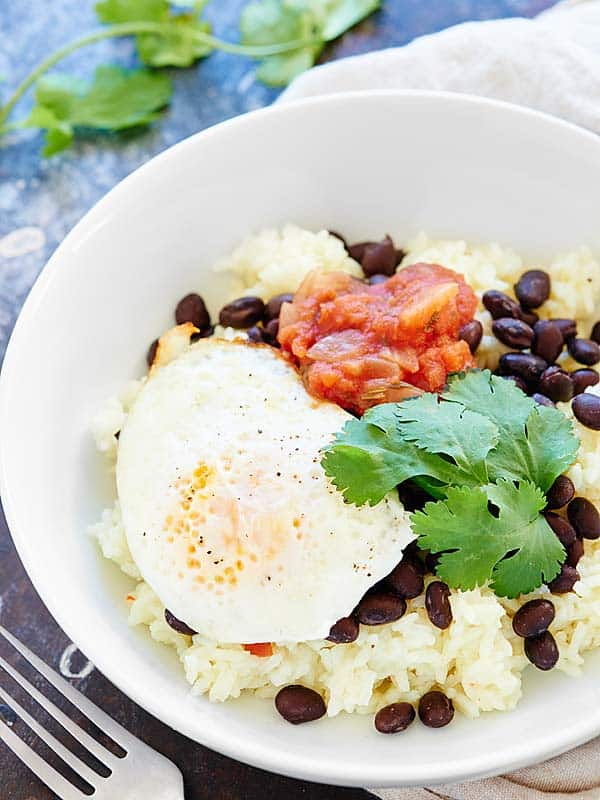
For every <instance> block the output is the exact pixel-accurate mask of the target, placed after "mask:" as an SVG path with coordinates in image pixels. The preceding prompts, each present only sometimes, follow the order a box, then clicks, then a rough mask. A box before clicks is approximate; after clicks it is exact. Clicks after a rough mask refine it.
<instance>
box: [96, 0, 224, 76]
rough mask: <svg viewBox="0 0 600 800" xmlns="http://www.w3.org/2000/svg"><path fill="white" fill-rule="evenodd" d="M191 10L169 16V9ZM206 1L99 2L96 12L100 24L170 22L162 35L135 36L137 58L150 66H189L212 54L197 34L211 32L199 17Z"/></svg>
mask: <svg viewBox="0 0 600 800" xmlns="http://www.w3.org/2000/svg"><path fill="white" fill-rule="evenodd" d="M172 5H175V6H177V7H186V8H189V7H191V9H190V10H189V11H186V12H185V13H179V14H171V6H172ZM205 5H206V3H205V2H195V3H192V2H189V3H180V2H176V3H175V2H171V3H169V2H168V0H101V2H99V3H96V13H97V15H98V18H99V19H100V21H101V22H104V23H107V24H119V23H123V22H158V23H170V28H169V30H168V31H166V32H165V33H164V34H163V33H140V34H138V35H137V36H136V45H137V51H138V55H139V57H140V58H141V60H142V61H143V62H144V64H147V65H148V66H150V67H168V66H172V67H189V66H191V65H192V64H193V63H194V62H195V61H197V60H198V59H199V58H204V56H207V55H208V54H209V53H210V52H212V49H213V48H212V45H211V44H208V43H207V42H205V41H202V37H201V36H198V35H197V34H208V33H210V30H211V28H210V24H209V23H208V22H206V20H202V19H200V18H199V15H200V13H201V12H202V9H203V7H204V6H205Z"/></svg>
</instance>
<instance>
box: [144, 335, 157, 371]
mask: <svg viewBox="0 0 600 800" xmlns="http://www.w3.org/2000/svg"><path fill="white" fill-rule="evenodd" d="M157 350H158V339H155V340H154V341H153V342H152V344H151V345H150V347H149V348H148V352H147V353H146V364H148V366H149V367H151V366H152V364H154V359H155V358H156V351H157Z"/></svg>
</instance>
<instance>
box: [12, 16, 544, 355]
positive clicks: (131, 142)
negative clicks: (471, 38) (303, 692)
mask: <svg viewBox="0 0 600 800" xmlns="http://www.w3.org/2000/svg"><path fill="white" fill-rule="evenodd" d="M243 5H244V0H213V1H212V2H211V3H209V5H208V12H207V13H208V16H209V17H210V19H211V22H212V24H213V27H214V30H215V32H216V33H217V34H218V35H220V36H222V37H223V38H227V39H230V40H235V39H236V36H237V20H238V17H239V12H240V9H241V8H242V7H243ZM551 5H553V0H384V3H383V9H382V11H381V12H379V13H378V14H376V15H375V16H373V17H372V18H371V19H369V20H368V21H366V22H365V23H363V24H362V25H361V26H360V27H359V28H358V29H356V30H354V31H352V32H351V33H349V34H348V35H347V36H346V37H345V38H344V39H343V40H341V41H340V42H337V43H335V44H334V45H332V46H331V47H329V48H328V50H327V52H326V53H325V54H324V59H331V58H339V57H343V56H345V55H349V54H354V53H361V52H366V51H369V50H374V49H377V48H380V47H389V46H393V45H401V44H405V43H406V42H408V41H410V40H411V39H413V38H414V37H416V36H420V35H422V34H425V33H431V32H433V31H437V30H440V29H442V28H445V27H447V26H449V25H453V24H456V23H458V22H463V21H465V20H469V19H479V20H481V19H492V18H494V17H499V16H533V15H534V14H537V13H539V12H540V11H542V10H543V9H545V8H548V7H549V6H551ZM95 24H96V23H95V16H94V10H93V2H91V0H84V1H82V0H51V1H50V2H48V0H29V2H26V3H11V2H9V0H0V76H1V77H2V78H3V83H1V84H0V92H1V93H2V95H3V96H4V97H6V96H7V95H8V90H9V89H11V88H12V87H14V86H15V85H16V84H17V83H18V82H19V80H20V79H22V78H23V77H24V76H25V75H27V74H28V72H29V71H30V69H31V68H32V67H33V66H35V65H36V64H37V63H38V62H39V61H40V60H41V59H42V58H43V57H44V56H45V55H47V54H48V53H50V52H52V51H53V50H54V49H56V48H57V47H59V46H60V45H62V44H64V43H65V42H67V41H69V40H71V39H74V38H76V37H78V36H80V35H81V34H82V33H84V32H85V31H87V30H89V29H91V28H93V27H94V26H95ZM100 62H116V63H120V64H122V65H125V66H132V65H134V64H135V63H136V59H135V55H134V48H133V44H132V42H131V41H129V40H111V41H107V42H102V43H99V44H97V45H93V46H91V47H88V48H86V49H84V50H81V51H79V52H78V53H76V54H74V55H73V56H71V57H70V58H69V59H67V60H66V61H64V62H63V63H62V64H61V65H60V66H59V69H60V70H61V71H65V72H71V73H76V74H80V75H89V74H90V73H91V72H92V71H93V69H94V66H95V65H96V64H98V63H100ZM252 69H253V68H252V62H250V61H249V60H247V59H244V58H240V57H235V56H229V55H224V54H221V53H216V54H213V55H212V56H211V57H210V58H208V59H206V60H205V61H203V62H201V63H199V64H198V65H196V66H195V67H192V68H190V69H187V70H172V71H171V74H172V77H173V80H174V84H175V94H174V100H173V103H172V105H171V107H170V109H169V111H168V113H167V114H166V115H165V116H164V118H163V119H162V120H161V121H160V122H158V123H157V124H155V125H154V126H153V127H152V128H151V129H149V130H148V131H147V132H144V133H141V134H139V133H138V134H136V135H131V134H129V135H127V136H110V135H109V136H95V137H90V138H89V139H87V140H86V141H84V142H80V143H78V144H77V145H76V146H75V147H74V148H73V149H72V150H70V151H68V152H67V153H66V154H64V155H61V156H58V157H55V158H54V159H51V160H49V161H44V160H42V159H41V158H40V157H39V149H40V144H41V136H40V135H39V134H36V133H35V132H33V131H31V132H26V133H24V134H23V133H19V134H13V135H11V139H10V142H9V146H8V147H6V148H4V149H0V237H1V236H2V235H4V234H7V233H9V232H11V231H13V230H15V229H18V228H21V227H23V226H35V227H39V228H41V230H42V231H43V234H44V237H45V244H44V246H43V247H41V248H40V249H38V250H36V251H35V252H32V253H29V254H26V255H22V256H17V257H12V258H2V256H1V255H0V359H1V358H2V356H3V353H4V349H5V346H6V342H7V339H8V336H9V334H10V331H11V329H12V326H13V324H14V321H15V319H16V315H17V313H18V311H19V309H20V307H21V305H22V303H23V300H24V299H25V297H26V295H27V293H28V291H29V289H30V287H31V284H32V283H33V281H34V280H35V278H36V276H37V274H38V273H39V271H40V269H41V268H42V266H43V264H44V263H45V261H46V260H47V259H48V257H49V255H50V254H51V253H52V251H53V250H54V249H55V247H56V246H57V244H58V243H59V242H60V241H61V239H62V238H63V237H64V236H65V234H66V233H67V232H68V231H69V230H70V228H72V227H73V225H74V224H75V223H76V222H77V221H78V220H79V219H80V218H81V217H82V216H83V214H84V213H85V212H86V211H87V210H88V209H89V208H90V207H91V206H92V205H93V204H94V203H95V202H96V201H97V200H98V199H99V198H100V197H101V196H102V195H103V194H105V193H106V192H107V191H108V190H109V189H110V188H111V187H112V186H114V185H115V184H116V183H117V182H118V181H119V180H121V178H123V177H124V176H125V175H127V174H128V173H129V172H131V171H132V170H134V169H135V168H136V167H138V166H139V165H140V164H142V163H143V162H145V161H147V160H148V159H149V158H151V157H152V156H153V155H155V154H156V153H158V152H160V151H161V150H164V149H165V148H167V147H169V146H170V145H172V144H174V143H175V142H177V141H179V140H181V139H183V138H185V137H186V136H189V135H190V134H192V133H194V132H196V131H198V130H202V129H203V128H206V127H208V126H210V125H213V124H215V123H216V122H220V121H221V120H224V119H227V118H229V117H232V116H235V115H237V114H241V113H243V112H245V111H249V110H252V109H255V108H259V107H261V106H264V105H267V104H269V103H271V102H272V101H273V100H274V99H275V97H276V96H277V94H278V92H277V91H276V90H274V89H269V88H267V87H265V86H262V85H261V84H259V83H256V82H255V81H254V80H253V78H252ZM28 102H29V98H27V99H26V100H25V101H24V102H23V104H22V105H21V106H20V108H19V109H18V111H19V115H20V114H21V113H22V114H24V113H26V111H27V106H28Z"/></svg>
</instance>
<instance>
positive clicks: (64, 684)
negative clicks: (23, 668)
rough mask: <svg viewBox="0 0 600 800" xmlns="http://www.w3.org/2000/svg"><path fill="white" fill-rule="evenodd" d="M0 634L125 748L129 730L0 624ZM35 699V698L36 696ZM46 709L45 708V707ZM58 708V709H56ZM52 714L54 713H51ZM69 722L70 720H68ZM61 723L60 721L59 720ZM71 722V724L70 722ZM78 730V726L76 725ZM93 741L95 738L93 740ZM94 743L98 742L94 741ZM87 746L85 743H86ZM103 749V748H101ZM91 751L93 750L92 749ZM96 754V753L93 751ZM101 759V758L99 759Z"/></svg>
mask: <svg viewBox="0 0 600 800" xmlns="http://www.w3.org/2000/svg"><path fill="white" fill-rule="evenodd" d="M0 636H4V638H5V639H6V640H7V641H8V642H10V644H12V646H13V647H14V648H15V650H16V651H17V652H18V653H20V654H21V655H22V656H23V658H24V659H26V660H27V661H29V663H30V664H31V666H32V667H35V669H36V670H37V671H38V672H39V673H40V674H41V675H43V676H44V678H46V680H47V681H48V682H49V683H51V684H52V685H53V686H54V688H55V689H58V691H59V692H60V693H61V694H63V695H64V696H65V697H66V698H67V699H68V700H69V701H70V702H71V703H72V704H73V705H74V706H75V708H78V709H79V710H80V711H81V712H82V713H83V714H85V715H86V717H88V719H90V720H91V721H92V722H93V723H94V724H95V725H97V726H98V728H100V730H102V731H104V733H107V734H108V735H109V736H110V737H111V738H112V739H113V740H114V741H115V742H116V743H117V744H118V745H120V746H121V747H122V748H123V750H127V749H128V748H127V743H128V742H132V741H133V737H132V736H131V734H130V733H129V731H127V730H125V728H124V727H123V726H122V725H119V723H118V722H116V721H115V720H114V719H113V718H112V717H109V715H108V714H106V713H105V712H104V711H102V710H101V709H99V708H98V706H96V705H95V704H94V703H92V701H91V700H88V699H87V697H85V696H84V695H83V694H81V692H78V691H77V689H74V688H73V687H72V686H71V684H70V683H69V682H68V681H66V680H65V679H64V678H61V676H60V675H58V674H57V673H56V672H55V671H54V670H53V669H50V667H49V666H47V665H46V664H44V662H43V661H42V660H41V658H38V657H37V656H36V655H35V654H34V653H32V652H31V650H30V649H29V648H28V647H26V646H25V645H24V644H22V642H20V641H19V640H18V639H16V638H15V637H14V636H13V635H12V634H11V633H9V632H8V631H7V630H6V628H4V627H3V626H2V625H0ZM36 699H37V698H36ZM46 710H47V709H46ZM57 710H58V709H57ZM53 716H54V715H53ZM69 722H71V720H69ZM61 724H62V722H61ZM71 724H73V723H72V722H71ZM78 730H79V726H78ZM93 741H95V740H93ZM96 744H98V743H97V742H96ZM86 747H87V744H86ZM103 749H104V748H103ZM92 752H93V751H92ZM94 755H96V753H94ZM100 760H101V761H102V758H101V759H100Z"/></svg>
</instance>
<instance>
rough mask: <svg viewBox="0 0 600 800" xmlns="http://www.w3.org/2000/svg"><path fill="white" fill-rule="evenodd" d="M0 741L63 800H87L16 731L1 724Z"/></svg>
mask: <svg viewBox="0 0 600 800" xmlns="http://www.w3.org/2000/svg"><path fill="white" fill-rule="evenodd" d="M0 739H1V740H2V741H3V742H4V744H5V745H7V747H10V749H11V750H12V751H13V753H14V754H15V755H16V756H17V757H18V758H20V759H21V761H22V762H23V763H24V764H25V765H26V766H27V767H29V769H30V770H31V771H32V772H33V773H35V775H37V777H38V778H39V779H40V780H41V781H43V782H44V783H45V784H46V786H47V787H48V788H49V789H52V791H53V792H54V793H55V794H56V795H58V797H59V798H61V800H79V798H85V797H87V795H85V794H84V793H83V792H82V791H80V790H79V789H78V788H77V787H76V786H73V784H72V783H69V781H68V780H67V779H66V778H63V776H62V775H61V774H60V772H57V771H56V770H55V769H54V767H51V766H50V764H48V763H47V762H46V761H44V759H43V758H42V757H41V756H39V755H38V754H37V753H36V752H35V750H32V749H31V747H29V745H28V744H25V742H24V741H23V740H22V739H20V738H19V737H18V736H17V734H16V733H14V731H11V729H10V728H9V727H8V726H7V725H5V724H4V723H0Z"/></svg>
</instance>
